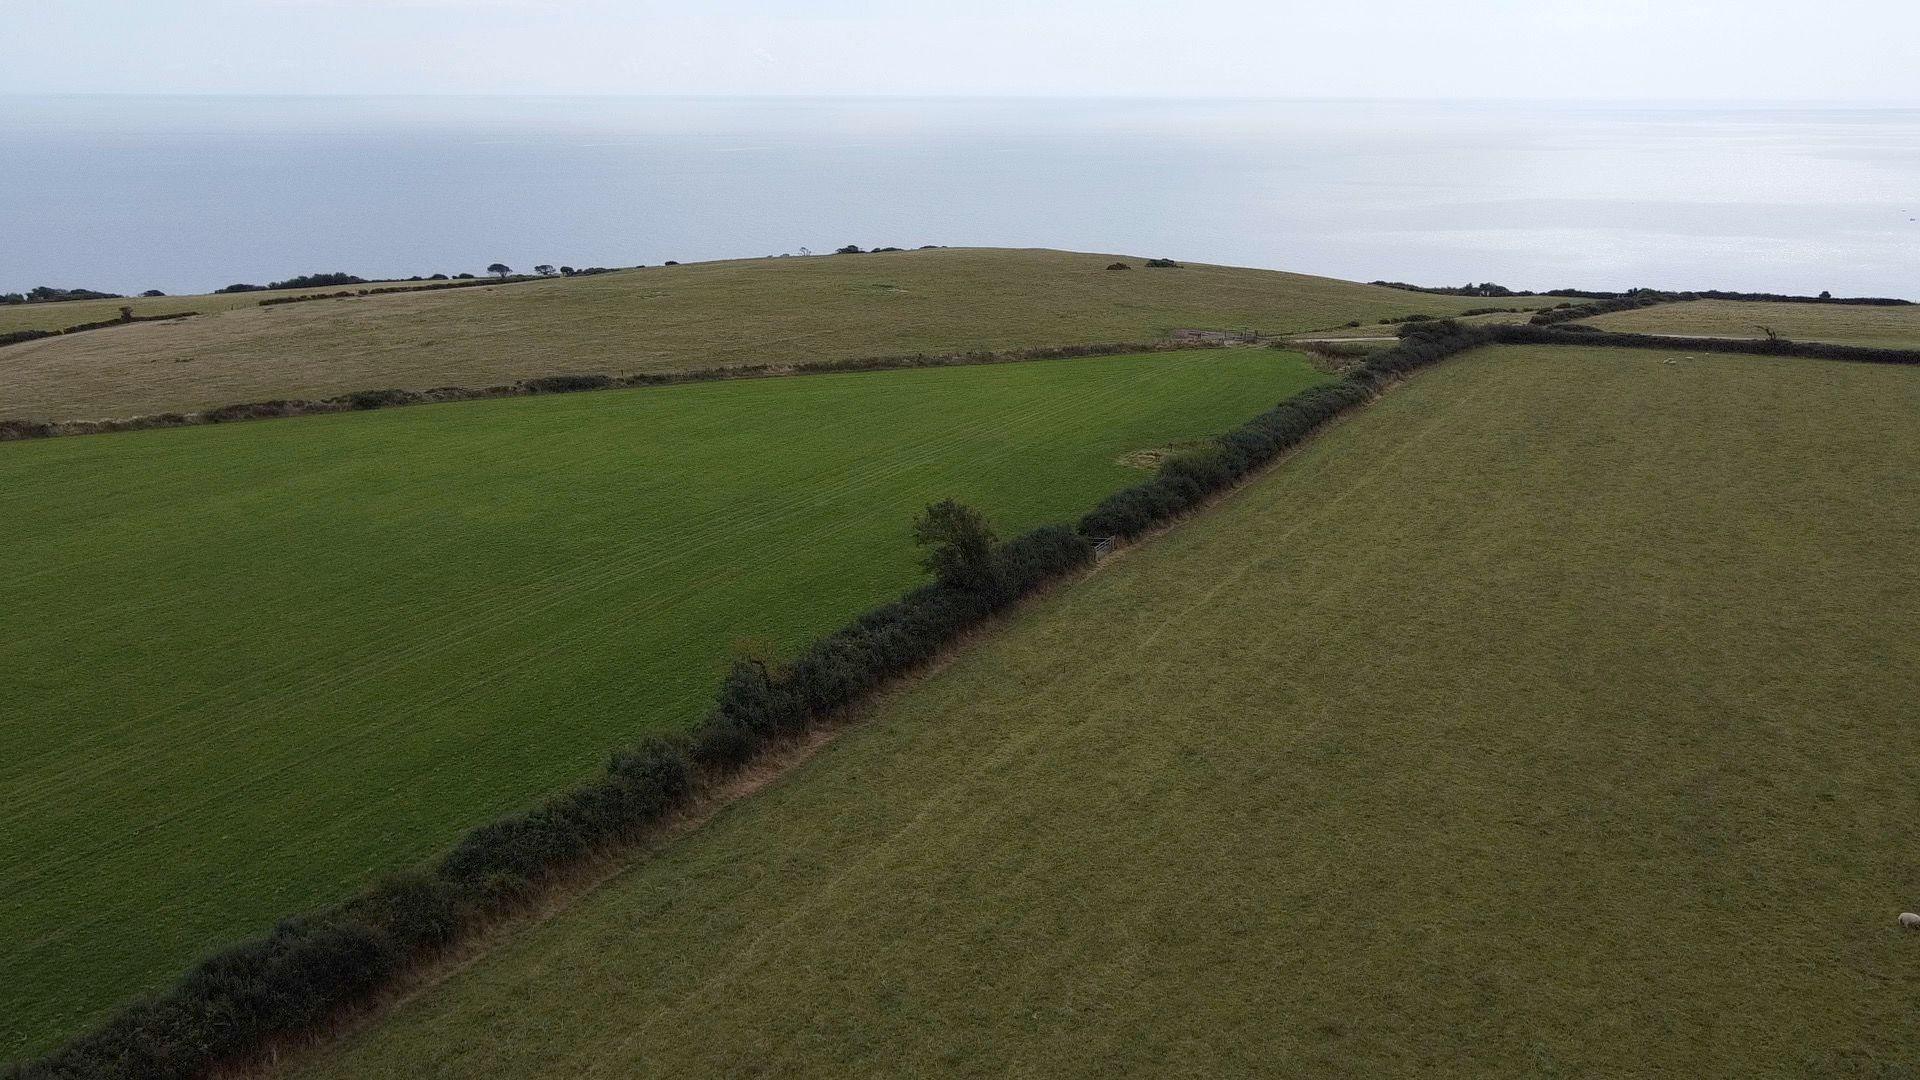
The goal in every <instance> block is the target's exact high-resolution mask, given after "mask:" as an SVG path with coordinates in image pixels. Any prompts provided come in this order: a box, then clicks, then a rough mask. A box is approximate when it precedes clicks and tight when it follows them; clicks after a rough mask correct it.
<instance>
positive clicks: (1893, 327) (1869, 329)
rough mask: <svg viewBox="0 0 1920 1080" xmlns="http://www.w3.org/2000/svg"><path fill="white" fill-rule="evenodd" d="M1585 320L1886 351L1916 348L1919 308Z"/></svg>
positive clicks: (1725, 304)
mask: <svg viewBox="0 0 1920 1080" xmlns="http://www.w3.org/2000/svg"><path fill="white" fill-rule="evenodd" d="M1585 321H1586V322H1589V323H1592V324H1593V325H1595V326H1598V327H1600V328H1601V329H1603V330H1616V331H1635V332H1639V333H1647V334H1701V335H1706V336H1709V337H1739V338H1760V337H1765V336H1766V335H1765V333H1764V332H1763V331H1762V330H1761V329H1760V328H1761V327H1762V326H1770V327H1772V328H1773V330H1774V331H1775V332H1776V333H1778V334H1779V335H1780V336H1781V337H1785V338H1792V339H1793V340H1795V341H1831V342H1837V343H1839V344H1842V345H1869V346H1873V347H1876V348H1887V349H1912V348H1920V304H1916V305H1910V306H1906V307H1867V306H1863V305H1853V304H1772V303H1757V302H1756V303H1747V302H1742V301H1735V300H1689V301H1685V302H1683V303H1678V304H1657V305H1655V306H1653V307H1649V308H1637V309H1635V310H1633V311H1616V312H1613V313H1611V314H1608V315H1601V316H1598V317H1596V318H1592V319H1587V320H1585Z"/></svg>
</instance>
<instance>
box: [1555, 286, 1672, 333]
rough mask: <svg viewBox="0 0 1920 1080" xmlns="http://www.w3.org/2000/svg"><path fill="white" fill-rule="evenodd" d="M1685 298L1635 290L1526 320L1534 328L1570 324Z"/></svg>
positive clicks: (1648, 290)
mask: <svg viewBox="0 0 1920 1080" xmlns="http://www.w3.org/2000/svg"><path fill="white" fill-rule="evenodd" d="M1685 299H1687V297H1685V296H1680V295H1677V294H1675V293H1663V292H1655V291H1653V290H1652V289H1635V290H1633V291H1632V292H1629V293H1626V294H1625V295H1622V296H1617V297H1614V298H1613V299H1610V300H1595V301H1593V302H1592V303H1587V304H1573V305H1571V306H1563V307H1552V308H1548V309H1546V310H1545V311H1540V312H1536V313H1535V314H1534V316H1533V318H1531V319H1529V320H1527V321H1528V322H1530V323H1532V324H1533V325H1535V326H1551V325H1553V324H1554V323H1562V322H1570V321H1572V320H1574V319H1590V318H1592V317H1594V316H1595V315H1605V314H1607V313H1609V312H1614V311H1631V310H1633V309H1634V308H1645V307H1652V306H1654V305H1655V304H1672V303H1676V302H1678V301H1681V300H1685Z"/></svg>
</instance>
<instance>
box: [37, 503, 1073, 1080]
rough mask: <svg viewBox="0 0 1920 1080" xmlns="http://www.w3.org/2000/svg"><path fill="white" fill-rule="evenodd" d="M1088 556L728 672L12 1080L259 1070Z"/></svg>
mask: <svg viewBox="0 0 1920 1080" xmlns="http://www.w3.org/2000/svg"><path fill="white" fill-rule="evenodd" d="M1092 553H1093V545H1092V544H1091V543H1090V542H1089V541H1088V540H1086V539H1085V538H1084V537H1082V536H1079V535H1078V534H1076V533H1074V532H1073V531H1072V530H1070V529H1067V528H1065V527H1063V526H1049V527H1046V528H1041V529H1037V530H1035V531H1033V532H1031V533H1028V534H1026V535H1025V536H1021V537H1019V538H1017V539H1014V540H1012V541H1009V542H1007V543H1005V544H1000V545H995V546H991V547H989V548H987V549H986V553H985V562H986V565H985V566H984V567H983V568H982V569H983V571H984V572H983V573H980V574H977V575H975V576H972V577H969V578H967V579H965V580H964V581H960V580H953V579H947V578H941V579H936V580H935V581H934V582H932V583H931V584H927V585H923V586H921V587H920V588H917V589H914V590H913V591H911V592H909V593H907V594H906V595H905V596H902V597H901V598H900V599H898V600H895V601H894V602H892V603H890V604H887V605H885V606H883V607H880V608H876V609H875V610H873V611H870V612H867V613H866V614H864V615H862V616H860V617H859V618H857V619H855V620H854V621H853V622H852V623H851V624H850V625H848V626H846V627H844V628H842V629H840V630H838V631H835V632H834V633H832V634H829V635H828V636H826V637H824V638H821V639H820V640H819V641H817V642H815V643H814V644H813V645H812V647H810V648H809V649H807V650H806V651H805V652H803V653H802V654H801V655H800V656H799V657H798V658H797V659H795V660H793V661H792V662H791V663H788V664H785V665H782V666H779V667H777V668H776V667H774V666H771V665H768V664H765V663H762V662H741V663H738V664H736V665H735V667H734V668H733V670H732V671H731V672H730V673H729V674H728V676H727V677H726V679H725V680H724V682H723V683H722V685H721V687H720V690H719V693H718V695H717V697H716V700H715V703H714V705H713V708H712V709H711V711H710V712H709V713H708V714H707V716H706V717H705V718H704V719H703V720H702V721H701V722H700V723H699V724H697V725H695V727H694V729H693V730H692V732H691V733H690V734H689V735H687V736H684V737H677V738H661V737H654V738H649V739H648V740H646V741H645V742H642V743H641V744H639V745H638V746H635V747H634V748H632V749H630V750H627V751H624V752H621V753H619V754H616V755H614V757H613V759H612V760H611V761H610V762H609V763H608V765H607V767H606V769H605V770H604V772H602V773H601V775H600V776H599V777H597V778H596V779H594V780H592V781H590V782H588V783H586V784H583V785H582V786H580V787H577V788H575V789H573V790H571V791H568V792H565V793H563V794H560V795H556V796H554V797H552V798H550V799H548V800H546V801H545V802H544V803H542V804H541V805H540V806H538V807H536V808H534V809H532V810H529V811H527V812H525V813H521V814H516V815H514V816H511V817H507V818H503V819H501V820H499V821H495V822H492V823H490V824H487V825H483V826H481V827H479V828H477V829H475V830H473V831H472V832H470V833H468V834H467V835H466V837H464V838H463V839H462V840H461V841H460V842H459V843H458V844H456V845H455V846H454V847H453V848H452V850H450V851H448V852H447V853H446V854H445V855H444V856H442V857H441V858H440V859H439V860H438V862H436V863H435V864H433V865H432V866H431V867H429V868H426V869H424V870H421V871H417V872H413V873H408V874H402V875H398V876H394V877H391V878H388V879H386V880H383V881H381V882H380V883H378V884H376V885H374V886H373V887H371V888H369V889H368V890H366V891H365V892H363V893H361V894H360V895H358V896H356V897H354V898H353V899H351V900H348V901H346V902H344V903H341V904H338V905H335V906H333V907H330V908H326V909H324V910H321V911H318V912H314V913H311V914H307V915H301V916H297V917H295V918H291V919H288V920H286V921H284V922H282V923H281V924H280V925H278V926H276V927H274V929H273V930H272V931H271V932H269V933H268V934H266V935H264V936H262V937H259V938H255V939H253V940H251V941H248V942H245V943H243V944H240V945H236V946H234V947H232V948H229V949H225V950H223V951H221V952H219V953H216V954H215V955H213V956H211V957H209V958H207V959H206V960H204V961H202V962H201V963H200V964H199V965H198V966H197V967H195V968H194V969H193V970H192V971H191V972H190V973H188V975H187V976H186V977H185V978H183V979H181V980H180V982H178V983H177V984H175V985H174V986H173V988H172V989H170V990H168V991H166V992H165V993H163V994H160V995H158V996H156V997H154V998H152V999H150V1000H147V1001H144V1002H141V1003H139V1004H137V1005H134V1006H132V1007H130V1008H128V1009H126V1010H124V1011H122V1012H121V1013H120V1014H119V1015H117V1016H115V1017H114V1018H113V1019H111V1020H109V1021H108V1022H107V1023H106V1024H105V1025H104V1026H102V1027H101V1028H100V1029H98V1030H96V1031H94V1032H93V1033H91V1034H88V1035H85V1036H82V1037H80V1038H78V1039H75V1040H74V1041H72V1042H70V1043H69V1044H67V1045H66V1046H65V1047H62V1048H61V1049H59V1050H58V1051H56V1052H54V1053H53V1054H51V1055H49V1056H47V1057H46V1058H44V1059H42V1060H40V1061H38V1062H34V1063H31V1064H27V1065H18V1066H13V1067H12V1068H10V1069H8V1070H6V1074H7V1075H9V1076H11V1077H13V1078H15V1080H56V1078H57V1080H69V1078H73V1080H77V1078H82V1077H84V1078H88V1080H103V1078H125V1080H135V1078H138V1080H189V1078H194V1077H202V1076H206V1075H208V1074H209V1073H210V1072H212V1071H213V1070H215V1069H217V1068H220V1067H223V1066H227V1065H234V1064H242V1063H245V1062H247V1061H250V1060H254V1059H257V1058H259V1057H261V1056H262V1055H263V1054H265V1053H267V1052H269V1051H270V1050H271V1048H272V1047H273V1046H275V1045H276V1044H277V1043H279V1042H282V1041H285V1040H289V1039H294V1038H298V1037H300V1036H303V1035H307V1034H310V1033H313V1032H316V1031H318V1030H320V1029H321V1028H323V1027H324V1026H325V1025H326V1024H327V1023H329V1022H331V1021H333V1020H334V1019H335V1018H337V1017H338V1016H339V1015H340V1014H341V1012H342V1010H344V1009H349V1008H352V1007H354V1006H357V1005H364V1004H367V1003H369V1002H370V1001H372V1000H373V999H374V998H375V997H377V996H378V995H379V994H380V993H381V992H383V991H387V990H390V989H392V988H393V987H395V985H396V983H397V981H398V980H399V979H400V978H401V977H402V976H403V975H404V974H405V973H406V972H408V971H410V970H413V969H415V968H416V967H417V966H418V965H419V964H421V963H422V962H423V961H426V960H428V959H429V958H431V957H432V956H433V955H435V954H436V953H437V952H438V951H439V950H442V949H444V948H445V947H447V946H448V945H450V944H452V943H454V942H456V941H459V940H461V939H462V938H465V937H467V936H469V935H471V934H472V933H473V932H474V931H476V930H477V929H479V928H481V927H484V926H486V925H487V924H489V923H491V922H492V921H494V920H497V919H499V918H500V917H502V916H503V915H506V914H510V913H512V912H513V911H515V910H518V909H520V908H521V907H523V906H524V905H526V904H527V903H528V902H530V901H532V900H534V899H536V898H537V897H539V896H540V895H542V893H543V892H544V891H545V890H546V889H547V888H548V887H549V886H550V885H551V884H553V883H554V882H555V881H556V880H558V879H561V878H564V877H566V876H567V875H568V874H571V873H576V872H578V871H579V870H580V869H581V868H582V867H583V866H584V865H586V864H587V863H588V862H589V861H590V860H591V859H593V858H594V857H595V856H597V855H600V854H602V853H605V852H608V851H610V850H612V849H614V848H615V847H617V846H618V845H620V844H622V843H625V842H631V841H632V840H634V839H636V838H638V837H639V836H641V835H642V834H644V833H645V832H646V831H647V830H649V829H651V828H654V827H656V826H658V825H659V824H660V823H661V822H662V821H663V820H665V819H666V818H668V817H669V816H670V815H672V814H674V813H675V812H676V811H679V810H681V809H683V808H685V807H687V806H688V805H689V804H690V803H691V802H692V801H693V799H694V798H695V797H696V796H698V795H699V794H700V793H701V792H702V791H704V790H707V789H708V788H709V787H710V785H712V784H713V783H715V782H716V781H719V780H723V779H725V778H726V777H727V776H729V775H731V774H732V773H734V772H736V771H737V770H738V769H740V768H741V767H742V766H744V765H746V764H747V763H749V762H751V761H753V760H755V759H756V758H758V757H760V756H761V755H763V754H764V753H766V752H767V751H768V750H770V749H773V748H776V747H778V746H780V745H782V744H785V743H787V742H788V741H789V740H792V739H794V738H796V737H798V736H801V735H804V734H806V733H807V732H808V731H810V730H812V729H814V728H815V727H817V726H819V725H820V724H822V723H823V722H825V721H827V720H828V719H829V718H831V717H832V716H833V714H834V713H836V712H837V711H839V710H841V709H844V708H845V707H847V706H849V705H852V704H854V703H856V702H857V701H859V700H860V699H861V698H862V697H863V695H865V694H867V693H868V692H869V691H871V690H872V689H873V688H874V687H876V686H878V685H880V684H881V683H883V682H885V681H886V680H888V679H890V678H894V677H896V676H899V675H902V674H905V673H907V672H909V671H911V670H913V669H914V668H915V667H917V666H918V665H920V664H923V663H925V662H926V661H927V660H929V659H931V658H932V657H933V656H934V655H935V654H936V653H938V652H939V651H940V650H941V649H942V648H944V647H946V646H948V645H950V644H951V643H952V642H954V641H955V640H956V639H957V638H958V637H959V636H960V635H961V634H963V633H965V632H966V631H967V630H969V629H971V628H973V627H975V626H977V625H979V624H980V623H981V622H982V621H983V620H985V619H986V618H988V617H989V616H991V615H993V614H994V613H995V612H997V611H1000V610H1001V609H1003V608H1005V607H1006V606H1007V605H1009V604H1011V603H1013V602H1014V601H1016V600H1018V599H1020V598H1021V597H1023V596H1025V595H1027V594H1029V593H1031V592H1032V591H1033V590H1035V589H1036V588H1038V587H1040V586H1041V585H1043V584H1046V583H1047V582H1050V581H1052V580H1054V579H1056V578H1058V577H1060V576H1061V575H1063V574H1066V573H1068V572H1070V571H1072V570H1074V569H1076V568H1078V567H1080V566H1083V565H1085V564H1086V563H1087V562H1088V561H1089V560H1090V559H1091V558H1092Z"/></svg>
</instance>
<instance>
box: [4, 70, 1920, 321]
mask: <svg viewBox="0 0 1920 1080" xmlns="http://www.w3.org/2000/svg"><path fill="white" fill-rule="evenodd" d="M4 105H5V107H4V109H0V146H4V147H5V148H6V149H5V151H4V153H0V185H4V190H6V192H7V193H8V198H7V200H6V201H5V202H4V203H3V204H0V236H4V237H5V238H6V239H5V243H4V245H0V252H3V254H0V292H4V291H16V290H24V289H27V288H31V287H33V286H36V285H43V284H44V285H53V286H56V287H61V288H76V287H77V288H94V289H105V290H110V291H114V292H138V291H141V290H145V289H156V288H157V289H162V290H165V291H167V292H170V293H187V292H203V291H207V290H210V289H214V288H219V287H222V286H225V285H228V284H232V283H236V282H247V283H257V284H264V283H265V282H267V281H269V280H275V279H281V278H286V277H290V276H293V275H296V274H303V273H310V272H325V271H345V272H349V273H354V274H359V275H361V276H364V277H368V278H380V277H405V276H409V275H414V274H422V275H424V274H432V273H436V272H438V273H458V272H462V271H465V272H475V273H477V272H481V271H482V270H484V268H485V267H486V266H487V265H488V264H489V263H493V262H496V261H497V262H505V263H507V264H509V265H512V266H515V267H516V268H522V269H525V268H530V267H532V266H533V265H535V264H537V263H552V264H555V265H560V264H567V265H574V266H589V265H601V266H631V265H636V264H658V263H661V262H664V261H667V260H669V259H671V260H676V261H680V262H691V261H696V260H706V259H719V258H748V257H758V256H767V255H777V254H800V253H803V252H805V251H811V252H814V253H821V252H826V251H831V250H832V249H834V248H836V247H839V246H841V245H843V244H858V245H860V246H863V247H870V246H900V247H918V246H921V245H925V244H938V245H948V246H981V247H1050V248H1065V249H1074V250H1088V251H1111V252H1116V253H1124V254H1129V255H1141V256H1167V257H1171V258H1176V259H1181V260H1190V261H1199V262H1214V263H1227V264H1234V265H1244V266H1260V267H1270V268H1274V269H1282V270H1293V271H1299V272H1304V273H1314V274H1325V275H1329V276H1334V277H1342V278H1350V279H1356V280H1371V279H1376V278H1386V279H1391V280H1401V281H1410V282H1415V283H1419V284H1432V285H1457V284H1462V283H1465V282H1468V281H1496V282H1499V283H1502V284H1505V285H1509V286H1513V287H1516V288H1532V289H1547V288H1559V287H1581V288H1628V287H1635V286H1650V287H1658V288H1670V289H1708V288H1717V289H1740V290H1750V291H1771V292H1790V293H1816V292H1820V291H1822V290H1828V291H1832V292H1834V293H1836V294H1841V295H1886V296H1902V297H1908V298H1915V297H1920V257H1917V256H1920V221H1917V220H1916V218H1920V109H1916V108H1910V107H1902V106H1886V107H1868V106H1816V105H1781V104H1761V103H1754V104H1744V105H1743V104H1727V103H1711V104H1702V103H1694V104H1645V105H1641V104H1635V105H1622V104H1602V103H1594V104H1580V103H1513V102H1469V101H1463V102H1452V103H1432V102H1426V103H1422V102H1408V101H1351V100H1346V101H1342V100H1327V101H1301V100H1263V99H1145V98H1142V99H1065V98H1043V99H1017V98H994V99H948V98H702V97H689V98H669V97H655V98H578V97H244V96H236V97H177V96H32V97H20V96H14V97H7V98H5V99H4Z"/></svg>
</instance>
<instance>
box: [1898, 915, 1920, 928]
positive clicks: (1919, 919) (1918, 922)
mask: <svg viewBox="0 0 1920 1080" xmlns="http://www.w3.org/2000/svg"><path fill="white" fill-rule="evenodd" d="M1900 925H1901V926H1904V927H1906V928H1907V929H1909V930H1920V915H1915V914H1914V913H1913V912H1911V911H1903V912H1901V913H1900Z"/></svg>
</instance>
